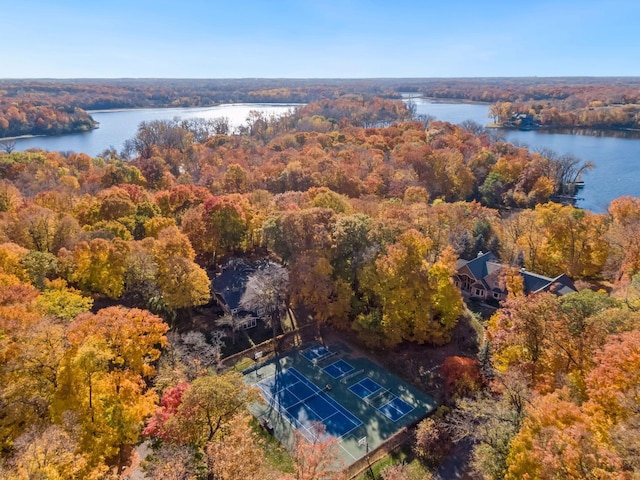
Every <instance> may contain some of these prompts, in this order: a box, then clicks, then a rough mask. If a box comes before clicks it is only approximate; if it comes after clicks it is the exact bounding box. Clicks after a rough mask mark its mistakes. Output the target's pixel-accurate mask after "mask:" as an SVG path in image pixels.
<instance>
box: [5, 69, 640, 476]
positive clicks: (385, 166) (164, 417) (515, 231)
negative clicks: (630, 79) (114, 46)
mask: <svg viewBox="0 0 640 480" xmlns="http://www.w3.org/2000/svg"><path fill="white" fill-rule="evenodd" d="M25 82H26V81H25ZM203 82H204V81H203ZM438 82H440V83H438ZM513 82H514V83H513V84H510V83H506V84H502V85H490V84H486V83H485V84H482V83H481V82H479V81H477V82H476V81H468V82H464V81H451V82H449V83H448V84H446V82H444V81H435V80H434V81H432V82H431V83H429V82H426V81H425V82H423V83H420V82H418V81H412V80H396V81H393V82H391V81H388V82H385V81H380V82H378V83H375V82H367V81H353V82H344V83H343V84H340V86H336V85H334V84H332V83H331V82H327V83H325V84H323V85H314V84H308V83H305V82H304V81H299V82H295V81H291V82H290V84H286V85H281V84H278V82H277V81H275V80H274V81H272V84H267V85H262V86H260V88H258V86H256V85H254V84H252V83H251V81H246V82H245V83H241V82H240V81H238V82H237V83H234V82H232V81H229V82H228V83H227V84H224V82H223V81H220V85H218V90H215V89H213V90H212V89H211V86H210V85H198V84H197V82H194V83H192V84H189V86H188V88H187V86H185V85H183V84H181V83H180V81H173V82H167V83H166V84H165V85H154V84H153V82H151V81H149V84H144V85H142V84H141V85H138V87H136V88H131V86H130V85H126V84H123V85H118V84H117V82H114V83H112V84H105V85H100V84H99V83H96V84H94V85H93V86H87V85H84V84H81V83H78V84H72V83H69V84H63V85H58V84H56V83H55V82H54V83H53V84H48V83H47V82H26V83H21V82H18V81H15V82H13V83H12V82H9V81H3V82H0V90H1V92H0V93H1V95H0V99H1V101H0V137H2V136H14V135H22V134H41V133H47V134H49V133H63V132H66V131H69V129H71V130H76V131H77V130H79V129H80V130H81V129H90V128H94V127H95V125H93V124H92V120H91V119H90V117H89V116H88V115H87V114H86V111H85V109H97V108H122V107H140V106H150V105H151V106H157V105H160V106H167V105H182V106H184V105H208V104H212V103H216V102H226V101H230V100H231V101H234V100H235V101H238V100H241V101H261V102H264V101H287V102H300V103H304V105H301V106H300V107H298V108H296V109H295V111H293V112H291V113H290V114H287V115H283V116H281V117H270V116H266V115H263V114H260V113H257V112H254V113H252V114H251V115H250V117H249V118H248V121H247V124H246V126H244V127H243V128H241V129H240V130H239V131H237V132H231V131H230V130H229V129H228V128H227V127H226V126H225V125H224V122H222V123H220V122H215V121H194V120H189V121H187V120H185V121H181V120H179V119H175V120H170V121H169V120H168V121H152V122H143V123H141V124H140V125H139V127H138V130H137V132H134V135H133V136H132V138H131V139H130V140H129V141H128V142H127V145H126V148H125V151H123V152H116V151H114V150H107V151H105V152H103V153H102V154H101V155H99V156H97V157H90V156H88V155H86V154H83V153H72V152H66V153H61V152H48V151H41V150H29V151H24V152H18V151H10V152H5V153H0V360H1V361H0V455H1V462H0V476H1V477H2V478H9V479H23V478H65V479H75V478H77V479H90V478H95V479H100V478H107V479H115V478H127V477H126V475H129V474H130V473H131V469H133V468H136V467H137V466H138V465H137V464H136V456H137V455H138V453H137V451H136V450H135V447H136V446H138V445H140V443H141V442H143V441H144V442H146V445H148V446H149V448H150V450H151V454H150V455H149V456H148V457H147V459H146V460H145V461H144V462H143V465H142V467H141V468H143V469H144V471H145V474H146V475H147V476H148V478H168V479H171V478H175V479H178V478H181V479H183V478H185V479H186V478H188V479H209V478H210V479H216V480H232V479H248V478H265V479H271V478H273V479H297V480H302V479H307V480H312V479H337V478H343V477H342V476H341V473H340V472H335V471H332V470H331V469H330V468H328V469H325V468H324V467H326V466H323V465H322V460H323V459H326V458H327V457H329V456H330V453H327V451H326V450H323V449H326V448H328V446H327V445H326V444H323V443H322V442H320V443H319V444H317V445H308V444H304V443H301V444H300V445H298V446H297V447H296V448H295V449H294V451H287V450H284V449H282V448H281V447H279V446H278V445H277V442H275V444H274V442H273V439H270V438H269V437H268V435H265V434H264V432H263V431H262V429H261V428H260V426H259V425H257V423H256V422H255V420H254V419H253V418H252V417H251V415H250V414H249V412H248V410H247V408H246V406H247V405H248V404H249V403H251V402H255V401H258V398H259V397H258V394H257V393H256V390H255V389H253V388H250V387H249V386H247V385H246V384H245V383H243V380H242V375H241V374H240V373H238V371H237V369H234V368H233V366H232V365H228V364H224V362H223V360H224V358H225V357H227V356H228V355H230V354H232V353H236V351H237V350H238V347H237V346H236V345H235V344H236V339H235V336H234V337H233V338H232V334H233V328H229V323H228V322H229V319H228V318H227V319H225V318H224V312H223V311H222V310H221V309H220V308H218V307H216V299H215V296H214V295H213V292H212V291H211V281H212V279H213V278H215V275H216V273H217V272H219V271H220V270H221V267H222V266H223V265H224V264H225V262H227V261H228V260H229V259H230V258H239V257H240V258H246V259H252V260H256V259H267V258H268V259H270V260H271V261H273V262H274V263H275V264H276V265H278V267H279V268H281V269H283V270H284V271H286V272H287V279H288V280H287V281H286V282H284V283H281V284H280V285H279V286H278V287H277V288H278V289H279V291H278V293H279V297H278V302H282V303H284V304H285V306H286V308H285V311H289V310H290V311H291V312H293V314H294V316H295V318H297V319H298V323H299V325H298V326H300V327H303V326H307V327H308V326H309V325H310V326H312V327H313V328H314V329H316V328H317V329H319V330H323V331H330V332H337V334H339V335H343V336H344V337H345V338H347V339H349V341H352V342H353V343H354V344H355V345H357V346H358V347H359V348H362V349H363V350H364V351H367V352H369V353H370V354H371V355H372V356H374V357H378V358H380V359H381V360H380V361H381V362H383V361H384V357H390V356H393V354H394V353H396V354H400V353H401V352H402V351H404V350H406V349H408V348H420V349H423V350H420V351H421V352H423V353H422V355H424V356H425V357H428V356H429V355H430V352H433V351H435V350H436V349H439V348H445V347H447V346H451V345H456V341H455V336H456V327H458V328H459V326H460V325H461V324H465V325H467V324H468V325H472V326H473V329H474V331H475V332H476V333H475V336H474V337H473V338H472V339H471V343H472V345H470V346H468V348H464V349H457V350H456V349H453V350H451V352H450V353H451V354H450V355H448V356H447V358H446V359H445V360H444V361H443V362H440V363H441V364H440V365H438V366H437V367H438V368H437V369H436V370H435V374H434V375H433V376H432V377H429V378H428V379H427V378H426V377H425V378H423V380H422V381H425V382H430V383H429V384H428V385H427V384H423V385H419V386H420V387H423V388H426V387H429V389H430V392H429V394H430V395H434V396H435V397H436V399H437V400H438V402H439V404H440V407H439V408H438V410H437V412H436V413H435V414H434V415H432V416H430V417H429V418H427V419H425V420H423V421H422V422H420V423H419V424H418V425H417V426H415V428H413V429H412V431H411V435H412V437H411V440H410V441H409V442H408V443H407V445H406V446H405V447H404V450H405V453H406V462H397V464H395V465H394V464H390V465H388V466H386V467H385V468H384V469H382V471H381V472H379V473H378V476H379V478H384V479H386V480H392V479H397V480H402V479H413V478H431V475H434V473H435V472H436V471H437V469H438V468H439V465H440V464H441V463H442V462H443V461H446V459H449V458H451V456H452V455H455V456H459V457H460V458H461V459H462V460H461V461H462V462H464V463H465V464H467V473H468V474H469V475H471V477H470V478H485V479H496V480H497V479H503V478H507V479H521V478H540V479H575V478H589V479H632V478H637V476H638V475H640V453H639V452H640V433H639V432H640V415H639V413H638V411H639V410H638V398H637V391H638V387H639V385H640V377H639V373H638V372H640V364H639V363H640V361H639V359H640V355H639V354H640V310H639V309H640V275H639V274H640V199H638V198H632V197H622V198H618V199H616V200H614V201H613V202H612V203H611V204H610V206H609V208H608V211H607V212H606V213H602V214H597V213H593V212H590V211H586V210H582V209H579V208H576V207H574V206H572V205H571V204H570V203H561V202H560V200H563V199H565V200H566V196H567V195H569V194H571V193H572V192H573V188H574V187H575V182H576V181H577V179H578V176H579V173H580V172H581V171H584V170H588V169H589V168H590V167H591V165H590V164H589V163H588V162H584V161H582V160H581V159H578V158H576V157H573V156H571V155H560V154H557V153H555V152H553V151H550V150H548V151H537V152H534V151H530V150H528V149H527V148H525V147H522V146H516V145H512V144H509V143H506V142H505V141H504V140H503V139H502V138H501V136H500V135H499V134H498V133H497V132H496V131H495V130H493V129H488V128H485V127H484V126H481V125H478V124H475V123H473V122H465V123H463V124H461V125H453V124H450V123H446V122H439V121H436V120H433V119H431V118H418V117H416V115H415V114H414V112H413V111H412V109H411V105H410V104H408V103H406V102H403V101H401V100H399V92H407V91H409V92H410V91H415V92H420V93H422V94H425V95H429V96H431V97H438V96H440V97H444V96H447V98H459V99H465V100H476V101H486V102H497V103H494V105H493V107H492V112H494V113H495V117H496V118H495V119H496V121H501V120H504V119H506V118H508V117H511V116H512V115H513V114H514V113H529V112H533V113H535V115H539V116H540V118H549V119H550V120H548V123H551V124H553V125H556V126H559V125H571V126H576V125H581V126H589V127H605V126H606V127H611V126H614V127H619V128H638V107H637V104H639V103H640V91H639V90H638V88H639V87H638V85H637V84H629V85H623V86H620V85H617V84H616V85H613V86H612V85H604V84H601V83H599V82H598V81H593V83H589V82H587V81H586V80H585V81H584V83H581V82H577V81H576V83H575V84H574V85H570V86H567V85H555V84H553V83H552V82H551V81H549V82H547V83H544V82H543V83H542V84H541V85H535V84H533V83H532V84H528V83H527V82H526V81H525V80H519V81H515V80H514V81H513ZM61 88H64V89H65V92H66V93H65V94H64V95H59V94H58V93H59V90H60V89H61ZM48 89H54V90H55V92H57V93H56V94H55V95H53V94H51V93H50V90H48ZM123 91H126V92H127V94H126V95H124V94H122V92H123ZM96 92H98V93H97V94H96ZM206 92H208V93H206ZM212 92H213V93H212ZM205 93H206V95H205ZM583 124H584V125H583ZM480 252H492V253H493V254H495V255H496V257H497V258H499V259H500V261H501V262H502V263H503V264H505V265H507V266H509V267H510V268H508V269H507V272H506V273H505V274H504V275H503V277H502V278H501V283H502V284H503V285H504V288H505V289H506V290H507V291H508V298H507V299H506V300H505V301H503V302H502V303H501V304H497V303H495V304H491V305H489V306H488V307H489V310H490V311H491V313H490V314H487V311H486V310H484V309H483V308H484V307H483V306H478V305H473V304H472V303H470V304H467V303H466V302H465V301H464V300H463V298H462V295H461V293H460V291H459V290H458V288H457V287H456V286H455V285H454V283H453V280H452V276H453V275H454V273H455V271H456V262H457V260H458V259H465V260H470V259H473V258H475V257H476V256H477V255H478V254H479V253H480ZM521 268H525V269H527V270H529V271H532V272H536V273H538V274H541V275H546V276H549V277H556V276H558V275H561V274H567V275H568V276H569V277H570V278H571V279H572V280H573V281H574V282H575V285H576V287H577V289H578V292H577V293H571V294H568V295H564V296H558V295H555V294H554V293H552V292H544V293H537V294H531V295H525V290H524V286H523V284H522V281H521V280H520V277H519V276H518V275H517V273H518V272H519V271H520V269H521ZM274 288H275V287H274ZM264 301H266V302H273V299H272V298H269V299H266V300H264ZM276 310H277V309H276ZM481 310H482V313H478V312H480V311H481ZM279 315H280V314H279V310H278V311H277V312H275V311H274V312H273V314H272V315H267V316H266V317H265V318H264V325H263V327H264V328H265V331H266V337H267V338H271V337H276V336H278V335H279V334H281V333H283V331H284V330H285V329H284V328H283V327H282V325H281V319H280V316H279ZM203 317H204V318H206V321H204V322H203V321H201V319H202V318H203ZM198 319H200V320H198ZM225 322H227V323H225ZM398 370H399V371H398V373H399V375H403V373H406V372H408V370H409V369H408V368H407V369H406V370H405V371H404V372H403V371H402V368H401V367H400V368H398ZM407 376H408V374H407ZM406 379H407V380H408V381H412V378H406ZM329 446H331V445H329ZM139 463H140V462H139V461H138V464H139ZM392 463H393V462H392ZM309 465H311V466H313V467H314V468H315V470H314V469H311V468H309ZM309 472H311V473H309ZM416 472H419V473H416ZM418 475H419V476H418Z"/></svg>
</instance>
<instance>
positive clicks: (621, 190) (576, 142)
mask: <svg viewBox="0 0 640 480" xmlns="http://www.w3.org/2000/svg"><path fill="white" fill-rule="evenodd" d="M412 101H413V102H414V103H415V104H416V109H417V113H418V114H424V115H432V116H434V117H436V119H438V120H443V121H446V122H451V123H461V122H463V121H465V120H473V121H475V122H477V123H479V124H481V125H486V124H487V123H488V122H490V121H491V119H490V118H489V117H488V115H487V114H488V111H489V106H488V105H477V104H466V103H433V102H431V101H429V100H427V99H412ZM501 132H502V133H503V134H504V136H505V138H506V140H508V141H509V142H513V143H518V144H523V145H527V146H529V148H530V149H532V150H534V151H535V150H540V149H543V148H548V149H551V150H553V151H555V152H557V153H559V154H573V155H575V156H577V157H578V158H580V159H581V160H585V161H586V160H591V161H592V162H594V163H595V164H596V167H595V168H594V169H593V170H592V171H591V172H589V173H587V174H585V175H584V176H583V179H584V181H585V187H584V189H583V190H581V191H580V192H579V194H578V196H579V197H580V199H579V200H578V203H577V205H578V206H579V207H582V208H586V209H589V210H593V211H594V212H604V211H606V210H607V207H608V205H609V203H610V202H611V200H613V199H614V198H617V197H620V196H623V195H632V196H634V197H640V138H638V135H637V134H632V133H628V134H627V133H624V132H604V133H603V134H600V135H585V134H584V133H585V132H584V131H580V130H578V131H576V132H573V133H571V132H567V133H560V132H550V131H544V130H529V131H518V130H501Z"/></svg>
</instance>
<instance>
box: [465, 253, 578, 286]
mask: <svg viewBox="0 0 640 480" xmlns="http://www.w3.org/2000/svg"><path fill="white" fill-rule="evenodd" d="M465 267H466V268H465ZM504 267H505V266H504V265H502V264H501V263H498V260H497V258H496V256H495V255H494V254H493V253H491V252H487V253H484V254H478V256H477V257H476V258H474V259H473V260H468V261H467V260H458V263H457V271H458V273H466V272H465V270H467V271H468V273H471V275H473V277H474V278H475V280H476V283H474V285H476V284H479V283H481V284H482V285H483V286H484V288H485V289H487V290H493V291H496V290H499V288H498V277H499V275H500V270H502V269H503V268H504ZM520 274H521V275H522V279H523V287H524V292H525V293H527V294H528V293H535V292H542V291H551V292H554V293H556V294H558V295H565V294H567V293H571V292H575V291H576V288H575V286H574V285H573V282H572V281H571V279H570V278H569V277H567V276H566V275H565V274H562V275H559V276H557V277H555V278H549V277H545V276H544V275H539V274H537V273H533V272H529V271H527V270H525V269H521V270H520Z"/></svg>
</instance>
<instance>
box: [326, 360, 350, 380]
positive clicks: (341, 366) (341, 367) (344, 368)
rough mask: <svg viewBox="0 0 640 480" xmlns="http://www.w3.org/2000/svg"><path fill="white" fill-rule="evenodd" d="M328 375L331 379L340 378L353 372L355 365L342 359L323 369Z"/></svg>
mask: <svg viewBox="0 0 640 480" xmlns="http://www.w3.org/2000/svg"><path fill="white" fill-rule="evenodd" d="M323 370H324V371H325V373H326V374H327V375H330V376H331V378H340V377H341V376H343V375H346V374H347V373H349V372H350V371H352V370H353V365H351V364H350V363H348V362H345V361H344V360H342V359H340V360H338V361H337V362H333V363H332V364H331V365H327V366H326V367H324V368H323Z"/></svg>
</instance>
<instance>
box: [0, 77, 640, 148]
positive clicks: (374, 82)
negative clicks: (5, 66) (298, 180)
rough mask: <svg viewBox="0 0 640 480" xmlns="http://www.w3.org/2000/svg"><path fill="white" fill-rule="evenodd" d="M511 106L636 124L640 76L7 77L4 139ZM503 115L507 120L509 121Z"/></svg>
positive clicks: (540, 114) (541, 115)
mask: <svg viewBox="0 0 640 480" xmlns="http://www.w3.org/2000/svg"><path fill="white" fill-rule="evenodd" d="M403 92H413V93H416V94H420V95H423V96H427V97H434V98H441V99H456V100H468V101H477V102H487V103H496V102H502V103H503V104H504V103H509V108H507V109H505V108H503V106H501V107H499V109H501V111H504V112H506V113H508V114H509V115H512V114H514V113H527V114H529V113H531V114H535V115H537V119H536V120H537V121H538V122H539V123H540V124H546V125H553V126H561V127H573V126H587V127H591V128H611V127H613V128H637V126H638V111H639V108H638V105H640V78H636V77H621V78H616V77H611V78H590V77H584V78H578V77H572V78H477V79H455V78H454V79H222V80H202V79H201V80H193V79H192V80H186V79H182V80H181V79H91V80H86V79H78V80H50V79H48V80H0V137H6V136H16V135H24V134H60V133H66V132H72V131H83V130H87V129H90V128H94V127H95V123H94V122H93V121H92V120H91V118H90V117H89V115H88V114H87V113H86V112H85V110H102V109H105V110H108V109H117V108H145V107H146V108H149V107H206V106H212V105H217V104H221V103H235V102H260V103H278V102H283V103H310V102H313V101H318V100H327V99H329V100H331V99H336V98H340V97H343V96H345V95H359V96H362V97H363V98H364V97H373V96H375V97H381V98H394V99H395V98H400V94H401V93H403ZM502 120H504V119H502Z"/></svg>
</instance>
